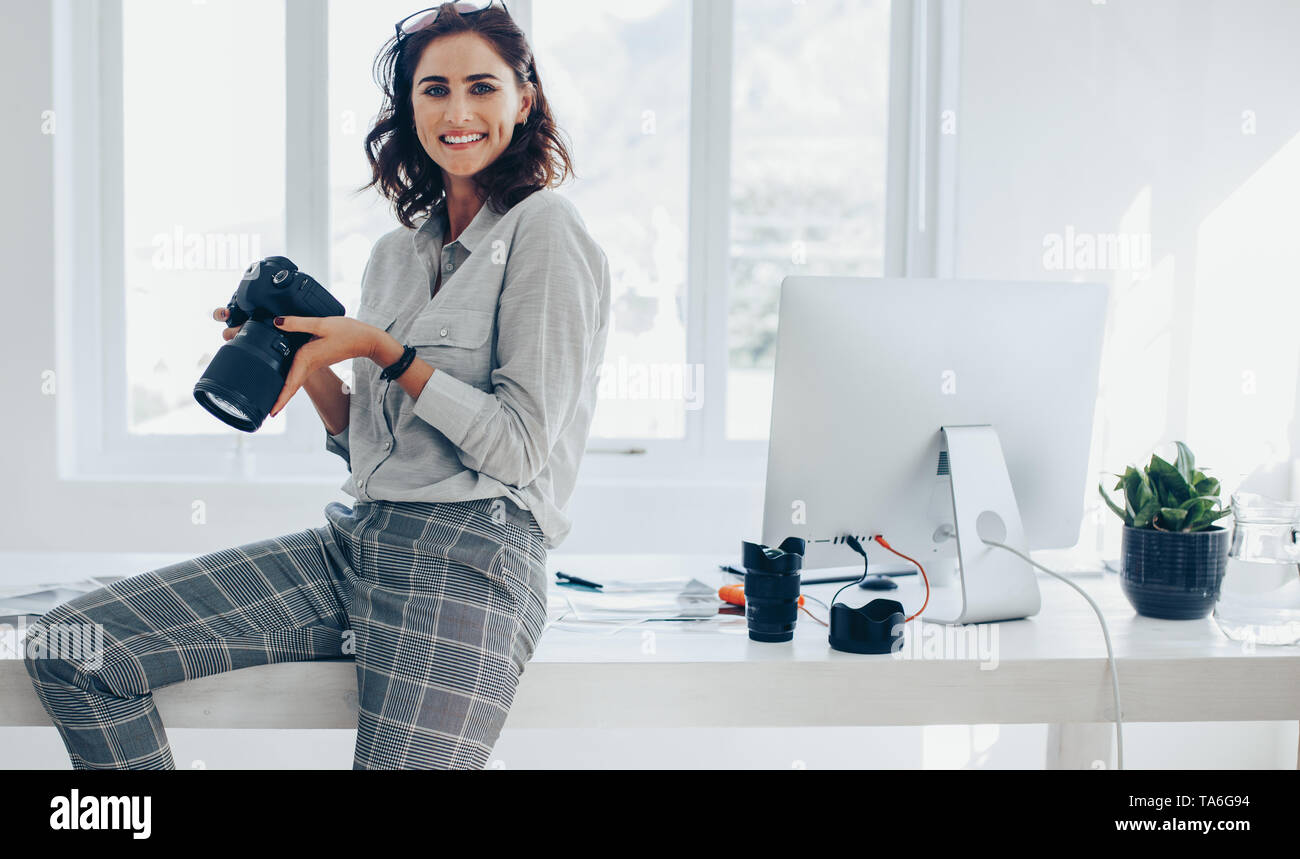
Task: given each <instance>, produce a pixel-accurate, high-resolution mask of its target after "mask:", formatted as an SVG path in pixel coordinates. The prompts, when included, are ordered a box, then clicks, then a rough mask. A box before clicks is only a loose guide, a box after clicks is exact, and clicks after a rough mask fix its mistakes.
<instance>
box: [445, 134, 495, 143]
mask: <svg viewBox="0 0 1300 859" xmlns="http://www.w3.org/2000/svg"><path fill="white" fill-rule="evenodd" d="M484 136H485V135H482V134H469V135H466V136H465V137H447V136H445V135H444V136H443V137H442V138H441V139H442V140H443V141H444V142H446V143H469V142H471V141H474V140H482V139H483V138H484Z"/></svg>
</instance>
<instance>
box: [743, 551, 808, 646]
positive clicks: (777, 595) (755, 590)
mask: <svg viewBox="0 0 1300 859" xmlns="http://www.w3.org/2000/svg"><path fill="white" fill-rule="evenodd" d="M803 550H804V543H803V541H802V540H799V539H797V538H793V537H792V538H789V539H787V540H786V541H785V542H783V543H782V544H781V548H780V549H770V548H768V547H767V546H761V545H759V544H757V543H748V542H745V543H742V558H743V563H744V567H745V619H746V620H747V621H748V624H749V637H750V639H751V640H753V641H766V642H781V641H789V640H790V639H792V638H794V627H795V621H796V620H797V619H798V615H799V582H800V573H799V571H800V570H801V569H802V568H803Z"/></svg>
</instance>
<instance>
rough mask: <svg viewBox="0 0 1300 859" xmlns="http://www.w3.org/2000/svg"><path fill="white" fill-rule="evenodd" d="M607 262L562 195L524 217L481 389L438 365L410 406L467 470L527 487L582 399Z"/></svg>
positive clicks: (509, 264) (513, 245)
mask: <svg viewBox="0 0 1300 859" xmlns="http://www.w3.org/2000/svg"><path fill="white" fill-rule="evenodd" d="M606 265H607V263H606V261H605V258H604V253H603V252H602V251H601V249H600V247H599V246H598V245H597V244H596V243H595V241H594V240H593V239H592V238H591V236H590V235H589V234H588V233H587V231H586V228H585V226H584V225H583V224H582V221H581V219H580V218H579V216H578V214H577V212H576V210H574V209H572V208H571V204H566V203H565V202H563V201H558V200H557V201H551V202H549V203H548V204H547V205H546V206H543V207H539V209H538V210H537V212H535V213H533V215H532V216H531V217H528V218H524V219H521V220H520V222H519V225H518V228H517V231H516V234H515V236H514V238H513V240H512V242H511V248H510V254H509V257H508V258H507V261H506V270H505V277H504V280H503V285H502V289H501V295H500V299H499V301H498V305H497V328H496V330H497V340H496V355H497V366H496V367H495V368H494V369H493V370H492V374H491V382H492V390H491V391H490V392H489V391H482V390H479V389H478V388H476V387H474V386H473V385H470V384H468V383H466V382H464V381H462V380H460V379H458V378H456V377H455V376H452V375H451V374H450V373H447V372H445V371H442V370H435V372H434V373H433V375H432V376H430V377H429V380H428V382H426V383H425V386H424V390H422V391H421V392H420V396H419V398H418V399H417V400H416V402H415V404H414V406H413V409H412V411H413V413H414V414H415V415H416V416H417V417H419V418H420V419H421V420H423V421H425V422H426V423H428V424H430V425H432V426H433V427H434V428H436V429H437V430H438V431H439V432H441V433H442V434H443V435H445V436H446V437H447V439H448V440H449V441H450V442H451V443H452V444H454V445H456V447H457V448H458V451H459V456H460V459H461V461H462V462H463V463H464V464H465V465H466V466H467V467H469V468H472V469H474V470H475V471H479V472H482V473H483V474H486V475H488V476H489V477H493V478H495V479H497V480H499V481H501V482H502V483H505V484H507V485H511V486H516V487H521V488H522V487H524V486H527V485H528V484H530V483H532V482H533V481H534V480H535V479H536V478H537V476H538V474H540V473H541V471H542V469H543V468H545V466H546V462H547V460H548V458H549V456H550V453H551V450H552V448H553V447H554V446H555V443H556V440H557V439H558V438H559V437H560V435H561V433H562V432H563V431H564V429H565V427H566V426H567V425H568V424H569V422H570V421H571V420H572V419H573V416H574V414H575V413H576V412H577V410H578V407H579V404H580V401H581V399H582V397H583V392H584V383H585V381H586V375H587V373H588V372H589V368H588V362H589V359H590V355H591V349H592V345H593V340H594V337H595V334H596V331H597V329H598V327H599V314H600V288H601V287H600V284H601V283H602V281H603V270H604V266H606Z"/></svg>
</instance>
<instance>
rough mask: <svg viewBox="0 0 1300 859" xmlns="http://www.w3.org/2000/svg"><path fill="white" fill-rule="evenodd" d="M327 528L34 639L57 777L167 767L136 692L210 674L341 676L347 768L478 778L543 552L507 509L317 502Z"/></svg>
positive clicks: (527, 525)
mask: <svg viewBox="0 0 1300 859" xmlns="http://www.w3.org/2000/svg"><path fill="white" fill-rule="evenodd" d="M325 514H326V518H327V520H328V524H326V525H323V526H321V527H318V528H312V529H309V530H306V531H300V532H298V533H296V534H289V535H287V536H283V537H275V538H272V539H267V540H259V541H256V542H253V543H248V544H246V545H243V546H239V547H237V548H233V549H225V550H223V551H219V552H213V553H211V554H206V555H202V556H200V557H197V558H194V559H192V560H188V561H183V562H181V563H178V564H172V565H170V566H167V567H163V568H161V569H158V570H154V571H152V572H146V573H141V574H139V575H134V576H130V577H128V578H126V579H122V580H121V581H118V582H115V583H113V584H111V585H108V586H107V587H103V588H100V589H99V590H96V591H93V592H91V593H87V594H83V595H81V596H79V597H77V598H75V599H73V600H70V601H68V602H66V603H63V604H62V605H59V606H57V607H56V608H54V609H53V610H51V611H50V612H49V613H48V614H46V615H45V616H44V617H43V618H41V623H40V624H34V625H33V626H32V627H31V628H30V629H29V632H28V643H29V644H30V643H31V642H32V640H33V639H34V638H36V637H39V636H40V635H41V634H42V629H49V628H52V627H53V626H54V625H56V624H57V625H62V624H95V625H99V626H100V627H102V633H101V634H100V637H99V638H98V639H97V640H99V641H102V651H101V652H98V653H95V654H88V653H77V654H72V655H69V654H67V653H60V654H58V658H55V656H54V655H52V654H54V651H55V649H54V648H48V651H49V653H50V654H51V655H46V656H43V655H41V653H40V649H39V648H31V647H28V648H27V656H26V659H25V663H26V665H27V671H28V673H29V674H31V677H32V682H33V684H34V686H35V688H36V694H37V695H38V696H39V698H40V700H41V703H42V704H43V705H44V707H45V709H46V711H47V712H48V713H49V714H50V718H51V719H52V720H53V722H54V726H55V727H56V728H57V729H58V731H59V733H60V735H61V736H62V738H63V742H64V744H65V745H66V746H67V748H68V753H69V756H70V757H71V760H72V765H73V768H74V769H175V762H174V761H173V759H172V753H171V749H170V747H169V745H168V742H167V735H166V733H165V731H164V729H163V724H162V720H161V718H160V717H159V715H158V710H157V707H156V706H155V704H154V700H153V694H152V690H154V689H157V688H159V687H162V686H166V685H168V684H171V683H179V682H181V681H183V680H189V679H192V678H195V677H204V676H207V675H209V674H216V673H218V672H221V671H231V670H234V669H237V668H246V667H248V666H250V665H265V664H268V663H272V662H290V661H299V660H310V659H348V658H352V659H355V661H356V670H357V692H358V695H357V697H358V704H359V709H360V713H359V716H358V720H357V744H356V751H355V754H354V757H353V769H471V768H472V769H482V768H483V767H485V766H486V765H487V761H488V757H489V755H490V754H491V751H492V747H493V746H494V745H495V744H496V741H497V738H498V736H499V735H500V733H501V726H502V725H503V724H504V722H505V720H506V716H507V715H508V713H509V710H510V705H511V703H512V701H513V699H514V694H515V688H516V686H517V685H518V681H519V677H520V675H522V674H523V671H524V665H525V663H527V662H528V660H529V659H530V658H531V657H532V654H533V650H534V648H535V647H536V644H537V641H538V639H539V638H540V636H541V633H542V629H543V628H544V626H545V624H546V549H545V547H544V545H543V537H542V532H541V529H540V528H539V527H538V526H537V522H536V520H535V519H534V518H533V515H532V514H531V513H530V512H528V511H527V510H524V509H522V508H520V507H518V506H517V505H516V504H515V503H514V502H513V501H511V500H510V499H508V498H488V499H481V500H476V501H462V502H454V503H447V502H443V503H425V502H390V501H375V502H357V503H356V505H355V507H354V508H352V509H349V508H348V507H346V506H344V505H343V504H340V503H338V502H332V503H330V504H329V505H328V506H327V507H326V508H325Z"/></svg>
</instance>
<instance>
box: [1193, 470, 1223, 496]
mask: <svg viewBox="0 0 1300 859" xmlns="http://www.w3.org/2000/svg"><path fill="white" fill-rule="evenodd" d="M1196 473H1197V474H1200V473H1201V472H1199V471H1198V472H1196ZM1192 489H1193V491H1195V492H1196V494H1197V495H1209V496H1213V497H1215V498H1218V497H1219V481H1217V480H1215V479H1214V478H1213V477H1204V476H1202V477H1201V479H1200V480H1198V481H1196V482H1195V483H1193V484H1192Z"/></svg>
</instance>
